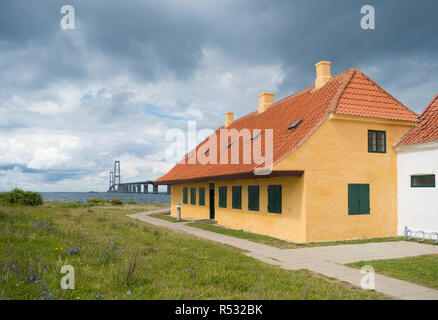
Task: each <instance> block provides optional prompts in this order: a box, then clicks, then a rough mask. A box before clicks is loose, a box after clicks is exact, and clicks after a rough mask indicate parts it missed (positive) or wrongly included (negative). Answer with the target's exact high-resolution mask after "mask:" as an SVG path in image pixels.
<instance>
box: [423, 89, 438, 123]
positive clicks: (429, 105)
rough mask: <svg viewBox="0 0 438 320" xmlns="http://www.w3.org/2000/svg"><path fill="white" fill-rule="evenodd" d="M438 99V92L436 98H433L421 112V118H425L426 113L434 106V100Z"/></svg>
mask: <svg viewBox="0 0 438 320" xmlns="http://www.w3.org/2000/svg"><path fill="white" fill-rule="evenodd" d="M437 99H438V94H437V95H436V96H435V98H433V99H432V101H431V102H430V103H429V104H428V106H427V107H426V108H425V109H424V110H423V112H421V114H420V115H419V118H421V119H422V118H423V116H424V115H425V113H426V112H427V111H428V110H429V108H431V107H432V105H433V104H434V102H435V101H436V100H437Z"/></svg>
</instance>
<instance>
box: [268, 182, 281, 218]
mask: <svg viewBox="0 0 438 320" xmlns="http://www.w3.org/2000/svg"><path fill="white" fill-rule="evenodd" d="M281 201H282V196H281V186H268V212H272V213H281V207H282V203H281Z"/></svg>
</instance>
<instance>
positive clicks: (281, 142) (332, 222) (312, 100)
mask: <svg viewBox="0 0 438 320" xmlns="http://www.w3.org/2000/svg"><path fill="white" fill-rule="evenodd" d="M315 66H316V80H315V85H314V86H311V87H309V88H307V89H304V90H302V91H300V92H298V93H296V94H293V95H291V96H289V97H287V98H284V99H282V100H280V101H277V102H274V94H273V93H268V92H264V93H261V94H260V95H259V106H258V108H257V110H256V111H254V112H253V113H250V114H248V115H246V116H244V117H242V118H240V119H237V120H234V119H233V114H232V113H231V112H228V113H227V114H226V122H225V125H224V126H222V127H221V128H219V129H218V130H217V131H216V132H215V133H214V134H213V135H211V136H210V137H209V138H207V139H206V140H205V141H203V142H202V143H201V144H199V145H198V146H197V147H196V148H195V149H194V150H192V151H190V152H189V153H188V154H187V155H185V157H184V158H183V159H182V160H181V161H180V162H179V163H178V164H176V165H175V166H174V167H173V168H172V169H171V170H170V171H169V172H167V173H166V174H165V175H164V176H162V177H161V178H159V179H157V180H156V183H158V184H171V185H172V195H171V214H172V215H174V216H175V215H176V212H177V205H178V204H180V205H181V215H182V217H188V218H194V219H212V220H215V221H216V222H217V223H218V224H220V225H223V226H226V227H229V228H234V229H243V230H246V231H250V232H255V233H259V234H265V235H269V236H273V237H277V238H281V239H286V240H290V241H295V242H313V241H329V240H345V239H359V238H371V237H386V236H395V235H396V234H397V159H396V152H395V151H394V149H393V146H394V145H395V144H396V143H397V141H398V140H399V139H400V138H401V137H402V136H403V135H404V134H405V133H406V132H407V131H408V130H409V129H410V128H411V127H413V126H414V125H415V124H416V123H417V114H416V113H415V112H413V111H411V110H410V109H408V108H407V107H405V106H404V105H403V104H402V103H400V102H399V101H397V100H396V99H395V98H394V97H393V96H391V95H390V94H389V93H388V92H386V91H385V90H384V89H382V88H381V87H380V86H379V85H377V84H376V83H375V82H374V81H372V80H371V79H370V78H369V77H368V76H366V75H365V74H364V73H362V72H361V71H360V70H358V69H357V68H353V69H350V70H347V71H345V72H343V73H341V74H338V75H336V76H333V77H332V76H331V72H330V62H328V61H321V62H319V63H317V64H316V65H315ZM235 150H237V151H240V152H238V153H237V155H236V153H235ZM260 150H262V151H260ZM263 150H264V153H263ZM226 151H230V153H229V154H228V153H227V152H226ZM223 154H225V155H223ZM251 154H252V157H251V159H248V156H251ZM233 157H234V158H233ZM219 159H220V160H219ZM261 160H264V162H261Z"/></svg>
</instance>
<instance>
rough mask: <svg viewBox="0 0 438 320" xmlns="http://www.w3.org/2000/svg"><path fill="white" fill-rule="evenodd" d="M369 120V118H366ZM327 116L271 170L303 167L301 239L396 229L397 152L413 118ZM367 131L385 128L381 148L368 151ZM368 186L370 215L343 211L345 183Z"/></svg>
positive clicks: (391, 232)
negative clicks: (303, 226) (303, 227)
mask: <svg viewBox="0 0 438 320" xmlns="http://www.w3.org/2000/svg"><path fill="white" fill-rule="evenodd" d="M368 120H370V121H368ZM368 120H367V119H364V118H358V117H348V116H332V117H331V118H330V119H329V120H327V121H326V122H325V123H324V124H323V125H322V126H321V127H320V128H319V129H318V130H317V131H316V132H315V133H314V134H313V135H312V136H311V138H310V139H309V140H308V141H307V142H305V143H304V144H303V146H302V147H301V148H299V149H298V150H297V151H296V152H294V153H292V154H291V155H290V156H288V157H287V158H285V159H284V160H283V161H281V162H280V163H279V164H278V165H277V166H275V168H274V170H294V169H301V170H304V171H305V179H306V196H305V210H306V232H305V234H306V237H305V239H304V241H306V242H312V241H328V240H345V239H359V238H372V237H386V236H395V235H396V234H397V180H396V179H397V158H396V157H397V155H396V152H395V151H394V148H393V147H392V146H393V145H394V144H395V143H396V142H397V141H398V140H399V139H400V137H401V136H402V135H403V134H404V133H406V131H407V130H408V129H409V128H410V127H411V126H412V123H401V122H396V121H380V120H372V119H368ZM368 130H381V131H386V147H387V152H386V153H383V154H381V153H369V152H368ZM350 183H363V184H369V185H370V214H369V215H348V184H350Z"/></svg>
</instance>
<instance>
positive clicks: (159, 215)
mask: <svg viewBox="0 0 438 320" xmlns="http://www.w3.org/2000/svg"><path fill="white" fill-rule="evenodd" d="M149 216H150V217H154V218H158V219H162V220H166V221H170V222H187V220H183V219H181V221H178V219H177V218H175V217H172V216H169V215H165V214H160V213H153V214H151V215H149Z"/></svg>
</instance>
